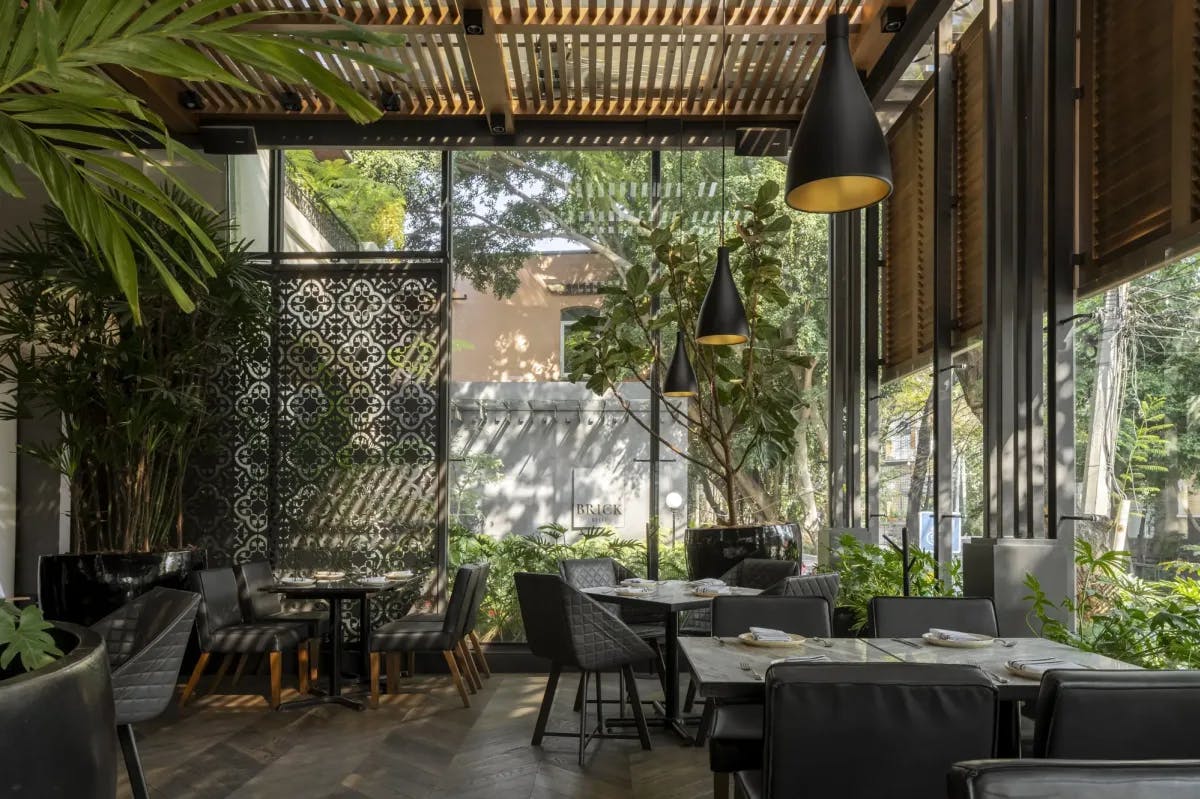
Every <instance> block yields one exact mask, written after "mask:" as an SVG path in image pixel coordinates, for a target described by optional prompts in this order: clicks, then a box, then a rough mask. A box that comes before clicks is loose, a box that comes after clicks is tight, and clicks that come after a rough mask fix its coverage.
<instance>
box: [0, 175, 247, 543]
mask: <svg viewBox="0 0 1200 799" xmlns="http://www.w3.org/2000/svg"><path fill="white" fill-rule="evenodd" d="M167 196H168V199H169V201H170V202H171V203H172V204H173V205H174V206H175V207H176V208H178V210H179V213H180V214H183V215H186V216H187V218H188V219H189V220H190V224H191V226H193V227H195V229H196V230H199V231H200V232H201V233H203V235H204V236H205V238H207V239H208V240H209V241H212V242H213V243H214V247H216V249H217V251H218V252H219V253H220V254H221V255H220V259H219V260H215V261H214V263H213V273H214V277H212V278H211V279H209V280H208V281H207V282H206V283H205V284H204V285H203V286H202V287H200V288H199V289H198V291H197V293H196V295H195V297H196V299H195V310H194V311H193V312H192V313H185V312H184V311H183V310H182V309H181V308H180V307H179V305H178V304H177V303H176V302H175V300H174V298H173V296H172V294H171V292H170V290H169V288H167V287H165V286H164V285H163V284H161V283H160V284H154V283H149V284H147V285H146V286H145V287H144V288H143V290H142V296H141V307H142V324H140V325H138V324H135V322H134V310H133V307H132V305H131V303H130V301H129V299H128V297H127V296H126V295H125V294H124V292H123V290H122V287H121V286H120V285H119V283H118V281H117V279H116V278H115V277H114V276H113V275H112V274H111V273H110V272H108V271H106V270H104V269H103V268H99V265H98V264H97V262H96V260H95V258H93V257H92V256H91V255H90V254H89V251H88V249H87V247H86V245H85V244H84V242H83V241H82V240H81V239H80V237H79V236H77V235H76V234H75V232H74V230H73V229H72V228H71V225H70V222H69V220H68V219H67V217H66V215H65V214H64V213H63V212H62V211H60V210H58V209H54V208H51V209H48V210H47V214H46V217H45V219H44V220H43V221H42V222H40V223H38V224H37V225H35V226H33V227H31V228H29V229H28V230H24V231H19V232H17V233H16V234H14V235H12V236H10V237H9V238H8V239H7V240H6V241H5V242H4V248H5V249H6V250H7V253H6V254H5V255H4V256H3V258H2V259H0V263H2V264H3V267H2V268H0V287H2V289H3V291H4V292H5V297H6V301H5V302H4V303H3V304H0V379H3V380H4V381H8V383H9V385H10V386H12V387H13V388H11V389H10V390H9V391H8V394H7V397H6V398H5V399H4V401H3V402H2V403H0V418H6V419H14V418H20V417H23V416H29V415H33V414H44V413H46V412H47V411H57V412H60V413H61V414H62V416H63V427H62V437H61V440H60V441H57V442H53V443H51V444H46V445H42V446H38V447H30V448H28V449H27V451H28V452H30V454H32V455H35V456H36V457H39V458H40V459H42V460H43V461H45V462H46V463H47V464H48V465H50V466H51V467H52V468H54V469H56V470H57V471H59V472H60V473H61V474H63V475H65V476H66V477H67V479H68V480H69V481H70V485H71V505H72V507H71V547H72V550H73V551H76V552H94V551H114V550H115V551H124V552H129V551H149V550H154V549H157V548H161V547H163V546H165V545H168V544H170V543H171V542H172V541H173V540H175V538H174V536H173V535H172V533H178V532H180V531H179V529H178V524H179V520H180V504H181V502H182V496H181V492H182V482H183V474H184V469H185V468H186V466H187V463H188V459H189V457H190V456H191V453H192V452H193V450H194V448H195V447H196V446H197V444H198V442H200V441H201V439H202V437H203V434H204V432H205V427H206V423H207V421H208V419H209V418H210V417H209V410H208V409H207V407H206V404H205V386H206V385H207V383H208V381H209V380H210V379H211V377H212V375H213V373H214V371H215V369H216V367H217V366H218V365H219V364H220V363H221V362H222V361H223V360H224V359H227V358H230V357H233V356H232V353H233V352H234V351H235V347H236V344H237V343H238V342H240V341H241V340H242V336H243V334H244V333H245V332H246V331H247V330H249V329H251V328H252V327H253V326H254V325H256V324H261V323H262V320H264V319H265V318H266V307H267V304H266V303H267V298H266V290H265V286H264V285H263V284H262V283H261V282H260V280H259V279H258V274H257V271H256V270H255V269H254V268H253V267H252V265H251V264H250V263H249V262H248V260H247V258H246V255H245V247H244V245H243V244H241V243H237V242H230V241H229V240H228V239H227V238H226V234H227V228H226V226H225V224H224V222H223V221H222V220H221V218H220V217H218V216H217V215H215V214H213V213H211V212H209V211H207V210H206V209H205V208H204V207H203V206H201V205H200V204H198V203H196V202H194V201H192V200H190V199H188V198H187V197H184V196H182V195H181V194H179V193H178V192H171V193H170V194H169V195H167ZM127 210H128V212H129V213H130V214H131V215H132V216H134V217H137V218H138V219H139V221H140V223H141V224H142V225H143V226H144V227H145V228H146V229H147V230H153V231H154V235H155V236H156V237H157V238H156V241H157V240H162V241H163V242H164V246H165V247H172V246H174V247H180V246H186V244H185V243H184V242H183V241H182V239H183V234H181V233H179V232H178V231H176V230H175V229H174V228H172V227H170V226H169V225H167V224H165V223H162V222H159V221H157V218H155V217H153V215H152V214H150V212H148V211H144V210H141V209H139V208H137V207H136V206H135V205H133V204H132V202H131V203H130V206H129V208H128V209H127ZM159 255H161V253H159V254H158V255H156V254H155V252H154V251H153V250H149V249H147V250H142V249H139V250H138V251H137V252H136V253H135V255H134V258H135V264H136V267H137V269H138V270H139V273H140V274H142V275H151V274H153V272H154V264H153V261H154V258H155V257H159ZM17 385H19V386H20V391H19V392H18V391H17V390H16V388H15V387H16V386H17Z"/></svg>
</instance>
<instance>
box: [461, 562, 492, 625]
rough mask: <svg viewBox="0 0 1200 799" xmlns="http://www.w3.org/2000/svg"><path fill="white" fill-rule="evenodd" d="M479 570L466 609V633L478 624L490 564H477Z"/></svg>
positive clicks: (485, 592)
mask: <svg viewBox="0 0 1200 799" xmlns="http://www.w3.org/2000/svg"><path fill="white" fill-rule="evenodd" d="M478 566H479V569H478V571H477V572H476V573H475V591H474V592H473V593H472V595H471V602H470V604H469V605H468V607H467V632H471V631H472V630H474V629H475V627H476V625H477V624H478V623H479V608H480V607H481V606H482V605H483V599H484V597H485V596H486V595H487V581H488V572H489V571H491V564H490V563H480V564H478Z"/></svg>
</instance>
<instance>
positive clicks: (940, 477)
mask: <svg viewBox="0 0 1200 799" xmlns="http://www.w3.org/2000/svg"><path fill="white" fill-rule="evenodd" d="M951 44H952V42H951V41H950V37H949V36H948V35H947V32H946V31H945V30H944V28H943V27H939V28H938V29H937V31H936V32H935V33H934V53H935V56H934V59H933V68H934V76H933V79H934V81H935V83H934V93H933V103H934V126H933V142H934V143H933V220H934V221H933V225H934V229H933V239H934V250H933V396H934V399H933V429H934V457H933V483H934V506H933V507H934V510H933V519H934V536H933V555H934V558H935V560H936V561H937V563H938V566H939V569H938V571H939V574H940V576H941V578H942V580H943V581H944V582H946V583H947V584H948V583H949V580H950V570H949V568H948V565H949V563H950V560H951V559H952V557H953V544H954V520H953V519H952V518H950V514H952V513H953V511H954V450H953V448H952V446H951V444H952V442H951V436H952V435H953V425H952V424H951V421H952V419H953V394H954V364H953V361H954V271H955V270H954V196H953V195H954V166H955V164H954V149H955V90H954V58H953V57H952V56H951V54H950V47H951Z"/></svg>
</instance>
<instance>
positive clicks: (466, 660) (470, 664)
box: [455, 640, 483, 691]
mask: <svg viewBox="0 0 1200 799" xmlns="http://www.w3.org/2000/svg"><path fill="white" fill-rule="evenodd" d="M455 651H457V652H458V657H459V660H461V661H462V662H463V672H464V673H465V674H466V675H467V677H468V678H469V679H470V680H471V685H473V686H474V687H475V690H476V691H482V690H483V679H482V678H480V676H479V670H478V669H476V668H475V661H474V660H473V659H472V658H471V653H470V652H469V651H468V650H467V642H466V641H465V640H460V641H459V642H458V646H457V647H456V650H455Z"/></svg>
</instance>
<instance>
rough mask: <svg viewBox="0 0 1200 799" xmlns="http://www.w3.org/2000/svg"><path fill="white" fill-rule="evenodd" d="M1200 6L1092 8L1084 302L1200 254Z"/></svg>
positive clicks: (1111, 1) (1178, 1)
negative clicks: (1187, 254)
mask: <svg viewBox="0 0 1200 799" xmlns="http://www.w3.org/2000/svg"><path fill="white" fill-rule="evenodd" d="M1198 6H1200V2H1198V0H1173V2H1170V3H1165V2H1164V3H1131V2H1129V1H1128V0H1090V2H1088V3H1087V4H1085V13H1084V16H1083V23H1084V28H1083V31H1082V38H1083V46H1084V53H1085V58H1084V70H1085V71H1084V78H1085V85H1084V107H1083V127H1084V130H1085V137H1086V136H1088V134H1089V133H1090V138H1085V140H1084V145H1083V146H1084V149H1085V156H1087V157H1089V160H1090V163H1089V162H1087V161H1085V165H1084V169H1085V172H1084V174H1085V178H1084V186H1085V189H1084V190H1085V191H1086V192H1087V193H1088V197H1089V199H1090V201H1091V216H1090V220H1089V219H1088V218H1087V217H1086V216H1085V217H1084V224H1085V228H1084V235H1085V244H1087V245H1090V246H1088V247H1087V255H1088V256H1089V257H1088V258H1087V259H1086V262H1085V263H1084V265H1083V266H1082V267H1081V268H1080V274H1079V291H1080V293H1081V294H1092V293H1096V292H1099V291H1102V290H1104V289H1106V288H1109V287H1111V286H1114V285H1118V284H1120V283H1123V282H1125V281H1127V280H1129V279H1131V278H1133V277H1136V276H1137V275H1138V274H1141V273H1144V272H1147V271H1150V270H1152V269H1154V268H1156V267H1158V266H1160V265H1162V264H1163V263H1165V262H1167V261H1169V260H1173V259H1175V258H1178V257H1179V256H1181V255H1182V254H1184V252H1186V251H1188V250H1192V249H1196V248H1197V247H1200V225H1198V224H1197V220H1200V197H1198V196H1197V192H1198V189H1200V180H1198V175H1197V171H1198V169H1200V159H1198V158H1197V149H1198V147H1200V119H1198V118H1197V103H1196V101H1195V95H1196V93H1197V91H1200V79H1198V78H1200V75H1198V72H1200V60H1198V58H1197V55H1198V52H1200V49H1198V48H1197V37H1198V36H1200V31H1198V30H1197V24H1198V22H1200V13H1198ZM1089 221H1090V224H1088V222H1089ZM1089 239H1090V241H1089Z"/></svg>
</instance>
